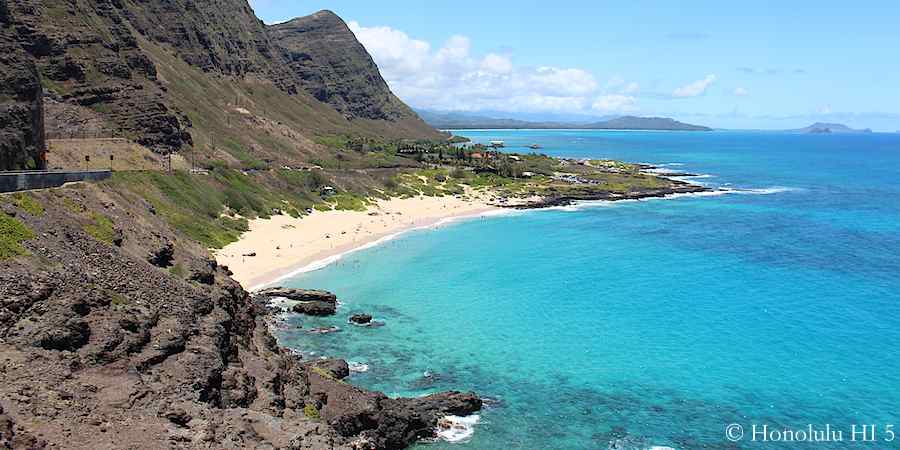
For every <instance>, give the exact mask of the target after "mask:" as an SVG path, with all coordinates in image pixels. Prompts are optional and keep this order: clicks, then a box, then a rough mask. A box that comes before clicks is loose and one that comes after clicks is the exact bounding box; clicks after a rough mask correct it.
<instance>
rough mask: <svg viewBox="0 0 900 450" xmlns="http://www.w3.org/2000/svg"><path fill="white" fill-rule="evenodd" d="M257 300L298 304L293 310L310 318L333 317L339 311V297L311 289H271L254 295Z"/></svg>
mask: <svg viewBox="0 0 900 450" xmlns="http://www.w3.org/2000/svg"><path fill="white" fill-rule="evenodd" d="M254 296H256V297H257V298H260V299H268V298H276V297H281V298H286V299H288V300H293V301H295V302H297V303H296V304H295V305H293V306H292V307H291V310H292V311H293V312H295V313H298V314H306V315H309V316H331V315H334V313H335V312H336V311H337V296H336V295H334V294H332V293H331V292H327V291H319V290H311V289H290V288H281V287H277V288H270V289H264V290H262V291H258V292H256V293H255V294H254Z"/></svg>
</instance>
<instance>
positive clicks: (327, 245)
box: [215, 196, 500, 290]
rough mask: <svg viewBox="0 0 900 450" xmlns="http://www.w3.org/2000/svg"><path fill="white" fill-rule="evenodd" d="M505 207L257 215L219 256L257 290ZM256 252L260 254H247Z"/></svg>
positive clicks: (450, 204) (409, 204)
mask: <svg viewBox="0 0 900 450" xmlns="http://www.w3.org/2000/svg"><path fill="white" fill-rule="evenodd" d="M499 209H500V208H498V207H495V206H491V205H489V204H488V203H487V201H486V199H484V198H480V197H470V198H467V199H463V198H457V197H452V196H446V197H414V198H403V199H401V198H394V199H390V200H381V201H379V202H378V203H377V205H376V206H372V207H370V208H369V209H368V210H367V211H365V212H361V211H325V212H321V211H315V212H313V213H312V214H310V215H308V216H306V217H302V218H293V217H290V216H273V217H272V218H271V219H255V220H251V221H250V231H248V232H247V233H245V234H244V235H243V236H241V238H240V240H238V241H237V242H234V243H232V244H230V245H228V246H226V247H225V248H223V249H221V250H219V251H217V252H216V254H215V257H216V260H217V261H218V263H219V264H222V265H226V266H228V268H229V269H231V271H232V272H234V275H233V278H234V279H236V280H237V281H238V282H240V283H241V285H243V286H244V288H245V289H248V290H254V289H258V288H261V287H264V286H266V285H269V284H272V283H274V282H277V281H279V280H280V279H282V278H284V277H285V276H287V275H290V274H293V273H299V272H302V271H304V270H307V269H313V268H316V267H320V266H321V264H319V263H320V262H323V261H327V260H329V259H334V258H336V257H338V255H341V254H343V253H346V252H348V251H351V250H354V249H357V248H360V247H363V246H366V245H370V244H372V243H374V242H376V241H378V240H380V239H383V238H386V237H388V236H392V235H395V234H397V233H401V232H403V231H407V230H411V229H415V228H423V227H429V226H435V225H437V224H440V223H442V222H444V221H446V220H448V219H453V218H459V217H467V216H478V215H481V214H486V213H490V212H492V211H497V210H499ZM253 253H255V254H256V256H245V255H249V254H253Z"/></svg>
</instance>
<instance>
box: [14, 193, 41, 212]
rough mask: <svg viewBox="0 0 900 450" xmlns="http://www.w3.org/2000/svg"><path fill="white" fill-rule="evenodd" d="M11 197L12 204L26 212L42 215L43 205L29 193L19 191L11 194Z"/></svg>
mask: <svg viewBox="0 0 900 450" xmlns="http://www.w3.org/2000/svg"><path fill="white" fill-rule="evenodd" d="M12 199H13V204H15V205H16V206H17V207H18V208H19V209H21V210H23V211H25V212H27V213H28V214H31V215H32V216H43V215H44V206H43V205H41V204H40V203H39V202H38V201H37V199H35V198H34V197H32V196H31V194H27V193H24V192H20V193H18V194H13V196H12Z"/></svg>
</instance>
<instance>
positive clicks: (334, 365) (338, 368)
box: [312, 359, 350, 380]
mask: <svg viewBox="0 0 900 450" xmlns="http://www.w3.org/2000/svg"><path fill="white" fill-rule="evenodd" d="M312 366H313V367H314V368H318V369H321V370H323V371H325V373H327V374H329V375H330V376H331V377H333V378H335V379H338V380H343V379H344V378H347V377H348V376H350V366H349V365H348V364H347V361H344V360H343V359H320V360H318V361H316V362H313V363H312Z"/></svg>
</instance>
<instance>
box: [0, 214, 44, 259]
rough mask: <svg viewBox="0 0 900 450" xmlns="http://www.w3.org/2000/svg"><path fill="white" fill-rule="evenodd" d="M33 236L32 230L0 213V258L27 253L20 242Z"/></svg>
mask: <svg viewBox="0 0 900 450" xmlns="http://www.w3.org/2000/svg"><path fill="white" fill-rule="evenodd" d="M34 238H35V234H34V231H31V229H30V228H28V227H27V226H26V225H25V224H23V223H22V222H19V221H18V220H16V219H14V218H12V217H10V216H8V215H6V214H4V213H0V260H4V259H9V258H13V257H16V256H24V255H28V254H29V253H28V251H27V250H25V248H24V247H22V245H21V244H22V242H23V241H27V240H30V239H34Z"/></svg>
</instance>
